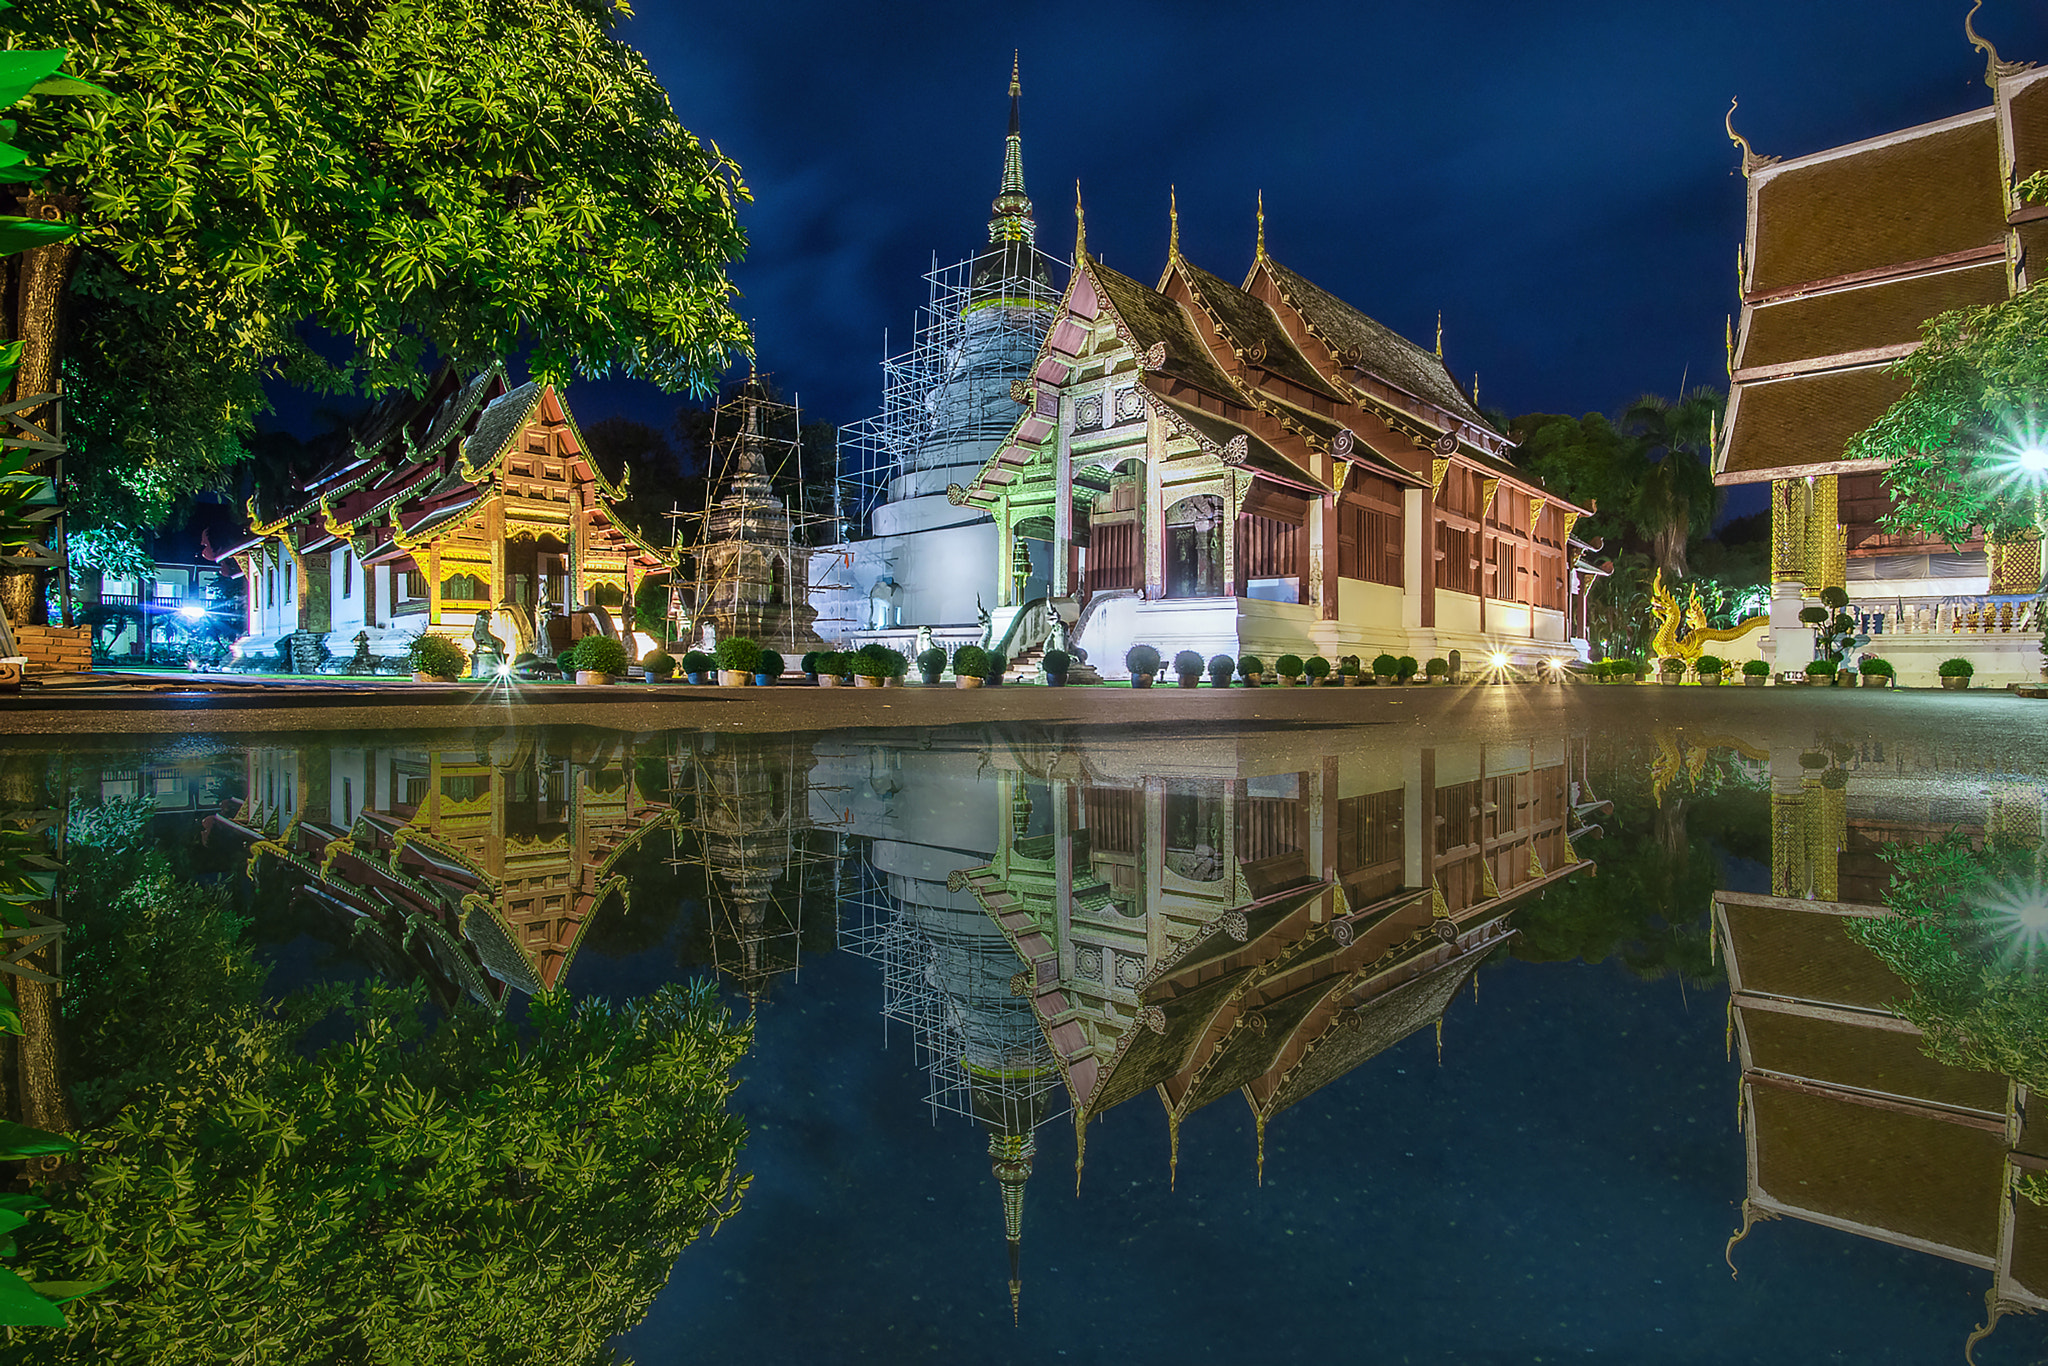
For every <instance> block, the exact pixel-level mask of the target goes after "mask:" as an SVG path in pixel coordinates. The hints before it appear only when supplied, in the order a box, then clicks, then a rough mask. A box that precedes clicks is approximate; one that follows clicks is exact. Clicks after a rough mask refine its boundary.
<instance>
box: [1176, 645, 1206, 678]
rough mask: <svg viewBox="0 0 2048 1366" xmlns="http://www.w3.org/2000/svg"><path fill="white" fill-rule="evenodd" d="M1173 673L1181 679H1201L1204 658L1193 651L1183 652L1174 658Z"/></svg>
mask: <svg viewBox="0 0 2048 1366" xmlns="http://www.w3.org/2000/svg"><path fill="white" fill-rule="evenodd" d="M1173 672H1174V674H1175V676H1176V677H1179V678H1200V677H1201V676H1202V656H1201V655H1199V654H1197V653H1196V652H1195V651H1193V650H1182V651H1180V652H1179V653H1177V654H1175V655H1174V657H1173Z"/></svg>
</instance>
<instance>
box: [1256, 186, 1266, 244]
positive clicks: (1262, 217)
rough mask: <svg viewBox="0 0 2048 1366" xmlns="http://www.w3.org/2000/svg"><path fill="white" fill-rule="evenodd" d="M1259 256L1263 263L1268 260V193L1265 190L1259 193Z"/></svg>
mask: <svg viewBox="0 0 2048 1366" xmlns="http://www.w3.org/2000/svg"><path fill="white" fill-rule="evenodd" d="M1258 254H1259V259H1260V260H1262V261H1263V260H1265V259H1266V192H1265V191H1264V190H1260V191H1259V244H1258Z"/></svg>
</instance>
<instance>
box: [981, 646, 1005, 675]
mask: <svg viewBox="0 0 2048 1366" xmlns="http://www.w3.org/2000/svg"><path fill="white" fill-rule="evenodd" d="M1009 671H1010V660H1009V656H1007V655H1005V654H1003V653H1002V652H1001V651H1000V650H990V651H989V652H988V667H987V671H986V672H985V673H984V674H983V675H982V677H984V678H986V679H987V680H988V681H989V682H991V683H994V682H997V681H999V680H1000V679H1001V678H1002V676H1003V675H1004V674H1006V673H1008V672H1009Z"/></svg>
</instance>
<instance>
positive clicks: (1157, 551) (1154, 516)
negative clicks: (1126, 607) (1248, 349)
mask: <svg viewBox="0 0 2048 1366" xmlns="http://www.w3.org/2000/svg"><path fill="white" fill-rule="evenodd" d="M1165 463H1166V425H1165V423H1164V422H1163V421H1162V420H1161V419H1160V417H1159V416H1158V414H1156V413H1148V414H1147V415H1146V417H1145V506H1144V518H1143V521H1142V525H1143V527H1144V531H1143V535H1144V538H1145V544H1144V546H1143V547H1142V550H1143V553H1144V556H1145V596H1146V597H1148V598H1152V599H1155V600H1156V599H1159V598H1163V597H1165V596H1166V503H1165V496H1164V489H1163V488H1162V486H1161V484H1160V480H1159V474H1160V467H1161V466H1163V465H1164V464H1165ZM1229 553H1230V544H1229V542H1228V541H1226V542H1224V554H1226V555H1228V554H1229Z"/></svg>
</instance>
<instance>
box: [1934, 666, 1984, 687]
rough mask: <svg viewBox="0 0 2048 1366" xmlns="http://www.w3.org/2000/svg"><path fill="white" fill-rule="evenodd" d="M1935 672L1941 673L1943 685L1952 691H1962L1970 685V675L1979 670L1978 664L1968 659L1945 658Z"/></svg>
mask: <svg viewBox="0 0 2048 1366" xmlns="http://www.w3.org/2000/svg"><path fill="white" fill-rule="evenodd" d="M1935 672H1936V673H1938V674H1940V675H1941V686H1942V687H1944V688H1947V689H1948V690H1949V691H1950V692H1962V691H1964V690H1966V689H1967V688H1968V687H1969V686H1970V677H1971V675H1973V674H1975V673H1976V672H1977V666H1976V665H1974V664H1972V663H1971V662H1970V661H1969V660H1967V659H1944V660H1942V661H1941V667H1940V668H1938V669H1936V670H1935Z"/></svg>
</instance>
